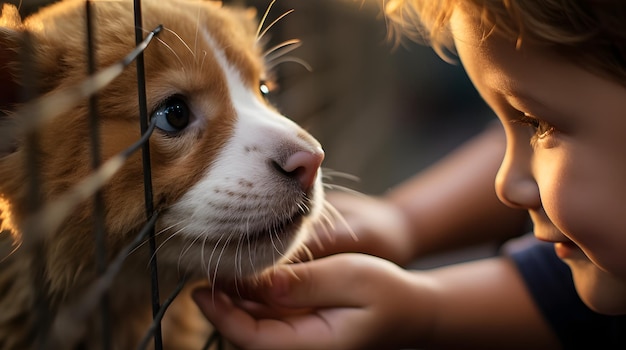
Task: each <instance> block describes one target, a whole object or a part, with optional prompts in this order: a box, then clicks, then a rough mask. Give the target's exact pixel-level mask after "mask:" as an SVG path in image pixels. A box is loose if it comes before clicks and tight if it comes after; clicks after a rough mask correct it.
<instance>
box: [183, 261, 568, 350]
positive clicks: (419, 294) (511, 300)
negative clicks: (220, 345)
mask: <svg viewBox="0 0 626 350" xmlns="http://www.w3.org/2000/svg"><path fill="white" fill-rule="evenodd" d="M289 268H291V269H292V272H289V271H288V270H287V267H282V268H281V269H280V270H279V271H277V273H276V274H275V275H274V277H273V279H272V283H271V286H267V285H266V286H264V287H261V289H260V291H259V293H263V295H264V298H265V300H266V301H267V303H268V304H270V305H271V306H272V307H271V308H267V307H266V306H265V305H261V304H254V305H252V304H251V303H250V302H242V301H240V300H237V298H236V297H234V298H233V299H231V298H229V297H226V295H224V294H221V293H219V292H218V294H216V295H214V296H213V295H211V291H210V290H205V291H202V292H200V293H195V294H194V297H195V299H196V302H197V303H198V305H199V306H200V308H201V309H202V311H203V312H204V313H205V315H206V316H207V317H208V318H209V320H210V321H211V322H212V323H213V324H214V325H215V326H216V327H217V328H218V329H219V330H220V331H221V332H222V334H223V335H224V336H226V337H227V338H228V339H229V340H231V341H232V342H233V343H234V344H235V345H238V346H240V347H241V348H243V349H275V350H279V349H302V350H304V349H337V350H339V349H390V348H391V349H394V348H397V349H399V348H407V347H417V348H424V347H426V348H429V347H448V348H465V349H467V348H496V349H515V348H521V349H532V348H557V347H558V344H557V343H556V339H555V337H554V335H553V334H552V333H551V332H550V330H549V328H548V326H547V325H546V323H545V321H544V320H543V319H542V318H541V316H540V314H539V312H538V311H537V309H536V307H535V306H534V305H533V303H532V301H531V299H530V297H529V295H528V294H527V292H526V290H525V287H524V285H523V282H522V281H521V279H520V277H519V275H518V273H517V270H516V268H515V266H514V265H513V264H512V263H511V262H510V261H509V260H508V259H506V258H492V259H486V260H482V261H477V262H471V263H466V264H460V265H455V266H450V267H446V268H441V269H436V270H432V271H428V272H419V271H407V270H403V269H401V268H399V267H398V266H396V265H394V264H391V263H389V262H388V261H384V260H382V259H378V258H375V257H371V256H367V255H361V254H339V255H336V256H332V257H328V258H323V259H319V260H315V261H312V262H307V263H303V264H296V265H292V266H290V267H289ZM233 302H234V303H235V304H233ZM277 310H281V311H280V312H279V311H277Z"/></svg>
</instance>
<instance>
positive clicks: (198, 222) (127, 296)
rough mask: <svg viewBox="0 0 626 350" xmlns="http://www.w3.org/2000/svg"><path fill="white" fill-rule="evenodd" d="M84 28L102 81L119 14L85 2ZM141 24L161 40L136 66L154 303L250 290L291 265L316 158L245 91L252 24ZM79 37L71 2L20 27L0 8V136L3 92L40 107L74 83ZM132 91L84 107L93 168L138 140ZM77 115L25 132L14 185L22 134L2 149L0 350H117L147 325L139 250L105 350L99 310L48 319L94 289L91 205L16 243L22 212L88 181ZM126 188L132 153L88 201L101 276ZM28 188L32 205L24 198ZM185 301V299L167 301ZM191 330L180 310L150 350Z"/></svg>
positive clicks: (159, 13) (244, 20)
mask: <svg viewBox="0 0 626 350" xmlns="http://www.w3.org/2000/svg"><path fill="white" fill-rule="evenodd" d="M92 13H93V19H94V24H93V28H94V41H93V42H94V45H95V61H96V63H97V65H98V67H99V69H102V68H104V67H108V66H111V65H113V64H115V63H116V62H118V61H119V60H120V59H122V58H123V57H124V56H125V55H127V54H128V53H129V52H130V51H132V50H133V48H134V47H135V35H134V30H135V28H134V22H133V3H132V1H131V0H115V1H94V2H93V4H92ZM142 13H143V29H144V32H145V33H148V32H149V31H150V30H152V29H154V28H157V27H158V26H159V25H162V26H163V29H162V30H161V32H160V33H159V34H158V36H157V37H156V38H155V39H154V40H153V42H152V43H151V44H150V45H149V46H148V47H147V49H146V50H145V52H144V60H145V72H146V90H147V108H148V114H149V116H150V119H151V120H154V121H155V122H156V129H155V131H154V133H153V134H152V136H151V137H150V140H149V146H150V157H151V162H152V163H151V169H152V183H153V198H154V203H155V204H154V206H155V211H158V213H159V216H158V221H157V227H156V245H157V247H158V249H157V254H156V259H157V261H158V272H159V286H160V289H161V295H164V294H165V295H167V293H168V292H170V291H171V290H172V289H174V287H175V286H176V285H177V283H178V281H179V280H181V279H182V278H185V279H186V280H187V281H188V284H192V283H195V282H196V281H203V280H205V281H206V280H208V281H211V282H215V281H233V280H241V279H244V278H250V277H251V276H259V275H261V274H262V273H263V271H265V270H266V269H268V268H269V267H271V266H272V265H274V264H276V263H279V262H281V261H283V260H285V259H286V258H287V257H289V256H291V255H292V254H293V253H294V251H295V250H296V249H297V248H298V247H300V244H299V242H300V241H301V240H302V238H303V237H304V236H305V235H306V234H307V232H309V231H310V227H311V225H312V224H313V223H314V222H315V221H317V220H318V218H319V217H320V213H321V212H322V208H323V204H322V203H323V192H322V186H321V172H320V170H319V168H320V164H321V162H322V159H323V157H324V153H323V151H322V149H321V147H320V144H319V143H318V142H317V141H316V140H315V139H314V138H313V137H312V136H311V135H310V134H308V133H307V132H306V131H304V130H303V129H302V128H300V127H299V126H297V125H296V124H295V123H294V122H292V121H290V120H289V119H287V118H286V117H284V116H283V115H281V114H280V113H279V112H277V110H276V109H274V108H273V107H272V106H270V105H269V104H268V103H267V101H266V100H265V99H264V96H263V94H262V92H261V91H260V87H261V86H262V85H263V83H264V81H265V80H266V79H268V72H267V71H266V70H265V62H264V55H263V52H262V49H261V47H260V44H259V43H260V40H259V38H258V30H257V25H256V23H255V21H254V20H253V19H252V17H251V16H250V14H249V13H248V12H247V11H244V10H236V9H232V8H226V7H222V6H221V5H220V4H219V3H217V2H211V1H198V0H143V1H142ZM85 28H86V24H85V3H84V0H63V1H61V2H59V3H56V4H55V5H51V6H50V7H47V8H44V9H42V10H40V11H39V12H38V13H36V14H34V15H32V16H30V17H28V18H26V19H24V20H23V21H22V20H21V19H20V18H19V15H18V14H17V10H16V9H15V8H14V7H11V6H9V5H5V6H4V7H3V8H2V17H1V19H0V77H2V87H0V89H1V91H0V93H1V95H2V98H1V99H0V103H1V105H0V109H1V110H2V111H3V113H2V114H0V115H1V117H0V118H2V122H4V124H7V122H11V123H12V124H16V125H18V126H19V125H20V122H21V121H22V120H23V119H24V118H27V117H28V116H24V115H22V114H21V113H20V112H19V111H23V110H24V109H20V107H21V106H22V105H21V104H20V103H18V102H19V98H18V97H19V94H17V93H15V92H16V91H20V89H22V88H23V87H22V86H21V84H22V82H23V79H24V77H26V76H34V77H36V82H37V89H38V91H39V92H40V93H41V95H42V96H44V97H48V96H52V95H54V94H55V93H56V92H58V91H61V90H63V89H66V88H68V87H71V86H75V85H76V84H79V83H80V82H81V81H83V80H84V79H85V78H86V77H87V68H86V67H87V61H86V60H87V58H86V57H87V52H86V39H85V38H86V34H85V31H86V29H85ZM26 34H28V38H29V41H30V43H31V44H32V45H31V46H29V47H30V49H29V51H31V54H30V56H29V57H30V58H29V61H31V62H32V64H31V67H30V68H28V70H24V69H23V67H24V65H23V64H21V63H22V62H23V60H22V59H21V57H23V56H20V55H21V52H22V51H23V48H24V42H25V41H24V38H25V37H26ZM136 81H137V74H136V69H135V64H134V63H132V64H131V65H130V67H128V68H127V69H126V70H125V71H124V72H123V73H122V74H121V75H120V76H119V77H117V78H116V79H115V80H113V81H112V82H111V83H110V84H109V85H107V86H106V87H105V88H104V89H102V90H101V91H99V92H98V94H97V117H98V124H99V130H100V142H101V147H100V156H101V158H102V160H103V161H106V160H108V159H111V158H112V157H114V155H116V154H118V153H119V152H122V151H123V150H125V149H126V148H127V147H129V146H130V145H132V144H133V143H135V142H136V141H137V140H138V139H139V137H140V130H139V123H140V121H139V118H140V117H139V112H138V111H139V103H138V98H137V96H138V91H137V84H136ZM88 106H89V105H88V101H87V100H86V99H85V100H84V101H81V102H80V103H78V105H77V106H76V107H74V108H72V109H71V111H70V112H68V113H63V114H62V115H60V116H58V117H56V118H53V119H51V120H47V121H45V122H43V123H42V125H40V126H39V127H38V128H37V135H38V137H37V142H38V150H39V152H38V157H37V164H36V168H37V172H36V173H32V172H30V171H28V164H27V162H26V159H27V156H26V151H27V148H28V147H29V146H28V142H27V141H26V140H27V138H26V137H25V136H24V134H22V133H14V134H12V135H14V139H12V140H11V142H10V147H3V148H2V154H0V205H1V206H0V214H1V220H2V221H1V224H2V229H3V231H2V233H1V234H0V254H3V255H2V256H0V259H1V266H0V310H2V312H1V313H0V348H2V349H29V348H33V347H36V346H42V345H43V346H44V348H45V347H46V346H47V345H46V344H48V345H50V346H62V345H63V344H64V343H63V342H62V341H61V340H63V339H64V338H65V337H66V336H67V337H70V335H72V336H73V337H75V338H77V339H80V340H79V341H78V343H77V344H73V345H72V346H74V345H80V346H82V347H84V348H88V349H91V348H100V347H101V344H103V342H105V341H106V342H110V344H111V347H112V348H113V349H133V348H136V346H137V345H138V343H139V342H140V341H141V339H143V337H144V335H145V333H146V331H147V330H148V328H149V326H150V324H151V322H152V311H151V302H150V293H151V289H150V273H149V267H148V266H149V262H150V259H152V258H154V257H152V256H150V252H149V250H148V248H147V244H145V245H142V246H140V247H139V248H137V249H135V250H133V251H132V252H131V253H130V254H128V256H127V257H126V258H125V261H124V265H123V266H122V268H121V270H120V272H119V273H118V274H117V275H116V277H115V279H114V280H113V282H112V283H111V286H110V288H109V289H108V292H107V293H108V294H107V300H108V302H107V305H108V314H109V318H110V322H109V328H110V334H111V339H103V338H102V334H103V333H102V332H101V331H100V329H101V328H102V325H101V324H100V323H101V317H100V315H101V311H100V309H99V308H95V307H94V308H93V310H91V309H90V310H89V313H88V315H86V316H81V317H83V318H84V322H83V321H82V320H83V318H77V319H76V320H74V321H72V320H71V319H70V321H68V322H66V323H63V322H62V321H63V320H60V319H59V318H60V316H59V315H60V314H63V315H67V314H68V313H67V312H65V313H62V311H64V310H65V311H67V310H68V308H69V310H72V309H71V308H70V307H69V306H70V305H72V304H73V303H75V302H77V301H78V300H82V299H81V298H83V299H84V296H85V294H86V293H87V292H88V291H89V290H91V289H90V288H92V286H93V283H94V281H95V280H96V279H97V277H98V276H99V275H98V273H97V268H96V263H95V261H96V257H95V243H94V233H93V227H94V223H93V221H94V219H93V205H92V201H85V203H83V204H82V205H80V206H79V207H78V208H77V209H76V210H75V211H74V212H73V213H72V214H71V215H70V216H68V217H66V218H63V220H62V223H61V225H60V228H59V229H57V230H55V231H54V233H53V234H49V235H38V236H37V237H36V238H32V237H27V236H25V235H26V232H24V231H22V229H23V227H24V223H25V222H28V220H29V218H31V216H30V213H31V211H32V210H30V209H29V208H32V207H33V205H35V206H43V205H46V204H50V203H54V201H55V200H56V199H57V198H59V197H60V196H62V195H63V193H65V192H66V191H67V190H68V189H71V188H73V186H74V185H75V184H77V183H79V182H80V181H81V179H83V178H85V177H86V176H88V175H89V174H90V173H91V172H92V166H91V160H90V159H91V156H90V131H89V130H90V126H89V117H88V115H89V113H88V110H89V107H88ZM40 112H42V113H44V114H45V113H46V111H40ZM11 123H8V124H11ZM142 174H143V172H142V157H141V154H140V153H139V152H137V153H135V154H133V155H132V156H131V157H130V158H129V159H128V160H127V161H126V163H125V164H124V165H123V166H122V167H121V169H120V170H119V171H118V172H117V173H116V174H115V175H114V176H113V177H112V178H111V179H110V181H108V182H107V183H106V185H105V186H104V187H103V188H102V197H103V200H104V208H105V209H104V223H105V227H106V230H105V231H106V232H105V242H104V243H105V247H106V261H107V263H110V262H111V261H112V260H113V259H114V258H115V257H116V256H117V255H118V253H119V252H121V251H122V250H123V249H124V248H125V247H127V246H128V245H129V244H130V243H131V242H132V240H133V239H134V237H135V236H136V235H137V234H138V232H139V231H140V230H141V228H142V227H143V225H144V223H145V222H146V210H145V206H144V187H143V175H142ZM33 180H34V181H35V183H37V184H38V187H39V191H38V193H39V197H40V201H37V203H33V202H32V200H30V199H29V195H28V193H29V184H30V183H32V182H33ZM39 224H41V223H39ZM44 225H45V224H44ZM26 242H31V243H29V244H26ZM33 242H34V243H33ZM26 246H28V247H29V248H28V249H27V248H26ZM33 246H35V247H37V249H34V248H32V247H33ZM185 298H186V299H187V300H188V298H189V293H188V292H187V293H183V294H182V295H181V296H179V297H178V298H177V299H185ZM176 302H177V303H178V302H180V303H183V301H179V300H177V301H176ZM42 305H43V306H42ZM42 309H43V310H44V311H45V312H39V311H40V310H42ZM179 310H181V309H179ZM182 310H186V309H184V308H183V309H182ZM75 311H76V310H75ZM77 311H80V312H85V310H84V308H79V309H78V310H77ZM192 311H193V310H192ZM80 312H79V313H80ZM69 314H72V313H69ZM196 314H197V313H196ZM42 315H43V317H41V316H42ZM46 315H47V316H46ZM172 315H174V316H172ZM176 315H179V316H180V317H179V318H176ZM77 317H78V316H77ZM42 318H43V319H42ZM191 318H192V315H190V314H187V311H178V312H175V311H172V312H171V313H170V312H169V311H168V313H166V316H165V319H164V321H163V327H164V330H163V332H164V341H165V344H166V348H168V347H169V348H176V349H180V348H184V347H186V346H188V344H187V342H186V340H184V339H183V340H181V338H184V337H185V336H186V334H184V333H183V331H180V330H177V331H176V332H173V331H169V330H168V329H169V328H168V327H169V326H171V325H176V324H177V323H180V322H185V321H188V320H190V319H191ZM193 322H196V321H195V319H194V321H193ZM193 322H192V323H193ZM178 325H180V324H178ZM42 327H43V328H46V327H47V329H48V330H47V332H46V331H42ZM80 327H84V329H82V330H81V329H75V328H80ZM198 327H200V326H198ZM200 328H202V327H200ZM202 330H203V331H205V330H206V329H204V328H202ZM59 332H60V333H59ZM63 332H66V333H63ZM72 332H74V333H76V334H74V333H72ZM42 334H43V335H42ZM186 339H187V340H189V339H191V338H186ZM194 339H195V338H194ZM204 340H206V338H204Z"/></svg>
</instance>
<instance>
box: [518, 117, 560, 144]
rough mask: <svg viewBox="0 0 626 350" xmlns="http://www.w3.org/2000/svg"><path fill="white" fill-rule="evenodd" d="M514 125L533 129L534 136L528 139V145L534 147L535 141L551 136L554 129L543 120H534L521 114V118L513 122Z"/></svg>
mask: <svg viewBox="0 0 626 350" xmlns="http://www.w3.org/2000/svg"><path fill="white" fill-rule="evenodd" d="M515 122H516V123H519V124H522V125H526V126H529V127H531V128H533V129H534V134H533V136H532V137H531V139H530V143H531V144H532V145H533V146H534V145H535V144H536V142H537V141H539V140H541V139H543V138H545V137H547V136H549V135H551V134H552V133H553V132H554V131H555V129H554V126H552V125H550V124H549V123H547V122H546V121H544V120H541V119H538V118H535V117H533V116H531V115H530V114H528V113H523V114H522V117H521V118H519V119H516V120H515Z"/></svg>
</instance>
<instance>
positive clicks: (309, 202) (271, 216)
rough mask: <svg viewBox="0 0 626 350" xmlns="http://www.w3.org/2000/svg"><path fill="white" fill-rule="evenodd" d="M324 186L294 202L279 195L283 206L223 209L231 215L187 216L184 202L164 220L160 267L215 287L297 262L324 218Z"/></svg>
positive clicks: (245, 205) (207, 212)
mask: <svg viewBox="0 0 626 350" xmlns="http://www.w3.org/2000/svg"><path fill="white" fill-rule="evenodd" d="M319 177H321V175H320V176H319ZM319 182H320V180H319V179H318V180H317V181H316V186H314V187H313V189H312V191H311V192H310V193H309V194H307V195H306V196H305V194H304V193H301V192H295V191H294V193H299V194H298V195H293V196H292V197H289V196H286V195H283V196H276V198H277V199H275V200H274V201H275V202H276V203H280V205H278V204H276V203H272V200H270V199H269V198H264V199H263V200H264V201H267V203H266V205H260V204H259V203H257V202H255V200H254V198H255V197H254V196H248V197H246V199H247V200H248V201H249V202H248V203H243V202H241V201H239V202H238V204H237V205H235V204H232V205H231V206H226V207H224V210H226V208H228V210H229V211H230V212H223V211H221V212H219V213H218V214H216V213H215V212H214V211H213V210H211V209H207V208H204V211H201V212H200V213H198V212H195V211H194V212H187V211H186V210H185V209H189V208H187V207H186V206H185V205H183V204H181V203H185V201H181V202H180V203H178V205H175V206H174V207H173V208H172V209H171V210H170V211H168V212H165V213H164V215H163V220H162V221H161V222H162V224H161V227H160V228H159V230H160V231H161V232H163V233H164V234H160V235H159V236H158V239H159V245H161V246H162V247H164V248H166V249H161V250H160V252H159V262H160V263H161V264H163V263H167V264H172V265H175V266H176V268H177V269H178V270H179V271H180V272H181V273H184V274H186V275H188V276H195V277H200V278H207V277H208V279H209V280H210V281H214V282H215V281H231V280H242V279H246V278H251V277H257V276H259V275H261V274H262V273H263V271H264V270H266V269H268V268H270V267H271V266H274V265H276V264H281V263H289V262H292V258H293V257H294V255H295V253H296V252H297V251H298V249H300V248H301V244H302V241H304V240H305V239H306V238H307V237H308V235H310V234H311V232H312V229H313V224H314V223H315V222H317V221H318V219H319V216H320V212H321V207H322V205H321V203H322V202H323V196H324V193H323V190H322V187H321V184H320V183H319ZM191 192H192V194H187V196H184V197H183V198H187V197H189V196H192V195H193V192H194V191H193V190H192V191H191ZM278 192H279V191H278ZM200 193H202V192H200ZM196 194H197V193H196ZM251 198H252V199H251ZM302 198H304V199H302ZM213 200H217V199H215V198H214V199H213ZM303 203H306V204H303ZM253 207H255V209H252V208H253ZM195 208H197V207H195ZM277 208H279V209H280V210H279V211H277ZM290 212H292V213H293V214H286V213H290ZM214 215H219V216H214Z"/></svg>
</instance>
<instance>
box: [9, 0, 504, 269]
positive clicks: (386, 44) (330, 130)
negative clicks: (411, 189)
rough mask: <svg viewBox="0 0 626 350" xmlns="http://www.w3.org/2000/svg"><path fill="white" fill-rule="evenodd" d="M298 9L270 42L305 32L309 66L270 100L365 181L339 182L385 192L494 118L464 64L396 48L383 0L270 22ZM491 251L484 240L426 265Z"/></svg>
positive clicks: (293, 71) (293, 72) (265, 1)
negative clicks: (384, 10) (462, 65)
mask: <svg viewBox="0 0 626 350" xmlns="http://www.w3.org/2000/svg"><path fill="white" fill-rule="evenodd" d="M7 2H12V3H15V4H18V3H20V2H21V12H22V13H23V14H24V15H25V14H27V13H30V12H32V11H34V10H36V9H37V7H39V6H41V5H42V4H44V3H50V2H53V1H51V0H22V1H20V0H10V1H7ZM224 3H226V4H236V5H243V6H248V7H254V8H256V9H257V14H258V17H259V18H260V17H262V16H263V14H264V13H265V11H266V10H267V8H268V6H269V4H270V3H271V0H226V1H224ZM292 9H293V10H294V11H293V12H292V13H290V14H289V15H287V16H285V17H284V18H282V19H280V20H279V21H278V22H277V23H276V24H274V25H273V26H272V28H271V29H269V30H268V33H267V34H266V35H265V39H266V40H268V43H267V47H272V46H273V45H277V44H280V43H282V42H284V41H286V40H290V39H294V38H297V39H300V40H301V41H302V46H301V47H299V48H297V49H296V50H294V51H292V52H290V53H288V54H287V55H286V56H289V57H292V58H294V59H295V60H296V61H298V60H300V61H303V62H306V64H305V65H303V64H299V63H297V62H293V61H288V62H284V63H281V64H279V65H277V66H276V67H275V69H274V71H275V74H276V81H277V83H278V87H277V89H275V90H274V91H272V92H271V93H270V95H269V99H270V100H271V101H272V102H273V103H274V104H275V105H276V106H277V107H278V109H279V110H280V111H281V112H282V113H284V114H285V115H287V116H289V117H290V118H291V119H293V120H295V121H296V122H298V123H300V124H301V125H302V126H303V127H305V128H306V129H307V130H309V131H310V132H311V133H312V134H313V135H314V136H315V137H316V138H317V139H318V140H320V142H321V143H322V145H323V147H324V150H325V152H326V159H325V161H324V164H323V166H324V167H325V168H328V169H332V170H335V171H338V172H342V173H346V174H350V175H353V176H355V177H357V178H358V179H359V180H358V181H354V180H345V179H341V178H335V179H333V180H330V182H331V183H334V184H340V185H343V186H346V187H349V188H351V189H354V190H357V191H360V192H364V193H368V194H383V193H384V192H385V191H386V190H388V189H389V188H391V187H393V186H394V185H395V184H397V183H399V182H400V181H402V180H404V179H406V178H408V177H410V176H412V175H414V174H415V173H417V172H419V171H420V170H422V169H424V168H425V167H427V166H428V165H430V164H431V163H433V162H434V161H436V160H437V159H439V158H440V157H442V156H443V155H445V154H446V153H447V152H449V151H450V150H452V149H453V148H454V147H456V146H457V145H459V144H460V143H461V142H463V141H465V140H467V139H469V138H470V137H472V136H473V135H475V134H477V133H478V132H480V131H481V130H482V129H483V128H484V127H485V124H486V123H487V122H488V121H489V120H492V119H493V118H494V116H493V115H492V112H491V111H490V110H489V109H488V107H487V106H486V105H485V103H484V102H483V101H482V100H481V98H480V97H479V96H478V94H477V92H476V91H475V89H474V88H473V87H472V85H471V83H470V81H469V79H468V78H467V76H466V74H465V72H464V71H463V69H462V67H461V66H460V65H458V64H457V65H453V64H449V63H446V62H444V61H443V60H442V59H441V58H439V57H438V56H437V55H436V54H435V53H434V52H433V51H432V50H431V49H430V48H428V47H424V46H421V45H418V44H415V43H411V42H408V41H407V42H405V43H404V45H403V46H399V47H395V48H394V45H393V43H392V42H391V41H390V40H388V39H387V28H386V24H385V20H384V16H383V15H382V13H381V9H380V7H379V5H378V1H377V0H315V1H311V0H277V1H276V2H275V3H274V5H273V7H272V8H271V11H270V12H269V14H268V17H267V19H266V21H265V27H267V26H268V25H269V24H270V23H272V22H273V21H274V20H276V19H277V18H279V17H280V16H281V15H283V14H284V13H286V12H287V11H289V10H292ZM307 65H308V66H309V67H310V70H309V69H307V68H306V67H305V66H307ZM485 249H486V250H485ZM492 252H493V249H492V247H487V248H484V247H478V248H477V249H470V250H464V251H463V252H459V253H453V254H452V255H446V256H443V257H437V258H436V259H435V260H432V261H427V262H423V264H422V265H420V266H424V267H428V266H431V265H438V264H441V263H445V262H453V261H457V260H464V259H467V258H471V257H474V256H480V255H484V254H491V253H492Z"/></svg>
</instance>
